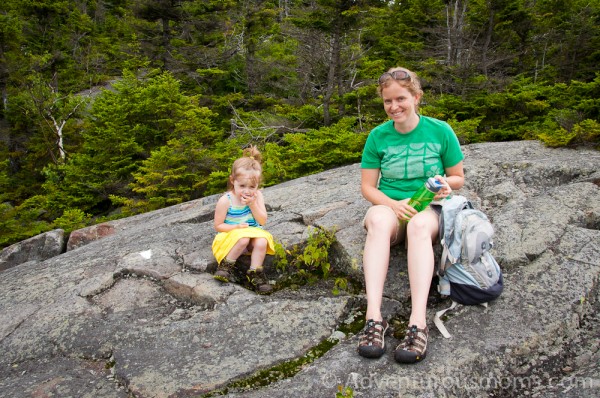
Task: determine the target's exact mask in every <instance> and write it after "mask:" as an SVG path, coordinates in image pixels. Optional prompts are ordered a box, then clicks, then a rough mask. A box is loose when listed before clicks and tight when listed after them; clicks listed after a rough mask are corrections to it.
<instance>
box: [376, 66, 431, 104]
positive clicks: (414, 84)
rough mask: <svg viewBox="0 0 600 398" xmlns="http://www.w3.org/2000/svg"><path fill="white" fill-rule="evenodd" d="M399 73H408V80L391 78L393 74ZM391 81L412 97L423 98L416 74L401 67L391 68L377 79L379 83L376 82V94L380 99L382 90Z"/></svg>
mask: <svg viewBox="0 0 600 398" xmlns="http://www.w3.org/2000/svg"><path fill="white" fill-rule="evenodd" d="M399 71H403V72H406V73H408V76H409V78H408V79H395V78H394V77H393V74H394V72H399ZM393 81H395V82H396V83H398V84H399V85H401V86H402V87H404V88H405V89H407V90H408V91H410V93H411V94H412V95H413V96H415V97H419V98H421V97H422V96H423V89H422V88H421V81H420V80H419V76H417V74H416V73H415V72H413V71H411V70H408V69H406V68H401V67H396V68H391V69H389V70H388V71H387V72H385V73H384V74H383V75H381V77H380V78H379V81H378V86H377V94H379V96H380V97H381V91H382V90H383V89H384V88H386V87H388V86H389V85H390V84H392V82H393Z"/></svg>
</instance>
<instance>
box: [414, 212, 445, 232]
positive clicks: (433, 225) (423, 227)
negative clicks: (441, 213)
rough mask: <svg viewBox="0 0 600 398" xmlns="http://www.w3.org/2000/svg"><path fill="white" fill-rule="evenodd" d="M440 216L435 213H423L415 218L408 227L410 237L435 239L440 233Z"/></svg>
mask: <svg viewBox="0 0 600 398" xmlns="http://www.w3.org/2000/svg"><path fill="white" fill-rule="evenodd" d="M438 222H439V220H438V216H437V214H435V213H434V212H427V213H425V212H422V213H419V214H417V215H416V216H414V217H413V218H412V219H411V220H410V222H409V223H408V225H407V227H406V233H407V235H408V236H409V237H415V238H416V237H421V238H433V237H435V236H436V235H437V233H438V228H439V226H438Z"/></svg>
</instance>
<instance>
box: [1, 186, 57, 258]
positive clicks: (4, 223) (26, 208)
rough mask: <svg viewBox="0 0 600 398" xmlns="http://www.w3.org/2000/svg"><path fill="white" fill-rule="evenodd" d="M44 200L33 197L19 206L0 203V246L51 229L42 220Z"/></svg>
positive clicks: (50, 226)
mask: <svg viewBox="0 0 600 398" xmlns="http://www.w3.org/2000/svg"><path fill="white" fill-rule="evenodd" d="M43 209H44V198H43V197H41V196H33V197H31V198H29V199H27V200H26V201H25V202H23V203H22V204H21V205H19V206H16V207H14V206H12V205H11V204H9V203H7V202H5V203H0V231H1V233H0V246H2V247H4V246H8V245H11V244H13V243H17V242H19V241H22V240H25V239H27V238H30V237H32V236H35V235H38V234H40V233H43V232H47V231H50V230H51V229H52V223H50V222H48V221H47V220H44V218H43V216H44V211H43Z"/></svg>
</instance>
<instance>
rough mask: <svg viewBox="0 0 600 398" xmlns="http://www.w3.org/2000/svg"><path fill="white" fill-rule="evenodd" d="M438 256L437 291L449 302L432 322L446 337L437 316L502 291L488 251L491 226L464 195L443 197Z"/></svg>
mask: <svg viewBox="0 0 600 398" xmlns="http://www.w3.org/2000/svg"><path fill="white" fill-rule="evenodd" d="M439 237H440V243H441V245H442V256H441V258H440V264H439V268H438V271H437V274H438V277H439V281H440V283H439V285H438V291H439V292H440V294H442V295H445V296H450V298H451V299H452V306H451V307H450V308H447V309H445V310H442V311H439V312H437V313H436V315H435V318H434V323H435V325H436V326H437V327H438V329H439V330H440V332H441V333H442V335H443V336H444V337H446V338H449V337H451V336H450V334H449V333H448V331H447V330H446V328H445V326H444V324H443V322H442V321H441V316H442V315H444V313H446V311H449V310H452V309H454V308H456V306H457V305H458V304H463V305H477V304H481V305H484V306H487V303H488V302H489V301H492V300H494V299H495V298H497V297H498V296H500V294H501V293H502V289H503V287H504V286H503V283H504V282H503V278H502V271H501V270H500V266H499V265H498V262H497V261H496V259H495V258H494V256H492V254H491V253H490V250H491V249H492V247H493V246H494V244H493V237H494V228H493V226H492V224H491V222H490V220H489V219H488V217H487V216H486V215H485V214H484V213H483V212H482V211H480V210H477V209H475V208H474V207H473V204H472V203H471V202H470V201H469V200H467V199H466V198H465V197H464V196H460V195H455V196H452V197H451V198H448V199H447V200H445V201H444V204H443V206H442V211H441V214H440V228H439Z"/></svg>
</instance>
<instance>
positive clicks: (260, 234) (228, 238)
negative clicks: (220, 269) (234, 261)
mask: <svg viewBox="0 0 600 398" xmlns="http://www.w3.org/2000/svg"><path fill="white" fill-rule="evenodd" d="M241 238H265V239H266V240H267V254H275V243H274V242H273V236H272V235H271V234H270V233H269V232H267V231H265V230H264V229H262V228H257V227H247V228H239V229H234V230H231V231H229V232H219V233H218V234H217V236H215V239H214V240H213V244H212V251H213V254H214V255H215V258H216V259H217V263H219V264H220V263H221V261H223V259H224V258H225V256H227V253H229V252H230V251H231V249H233V246H235V244H236V243H237V241H238V240H240V239H241Z"/></svg>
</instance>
